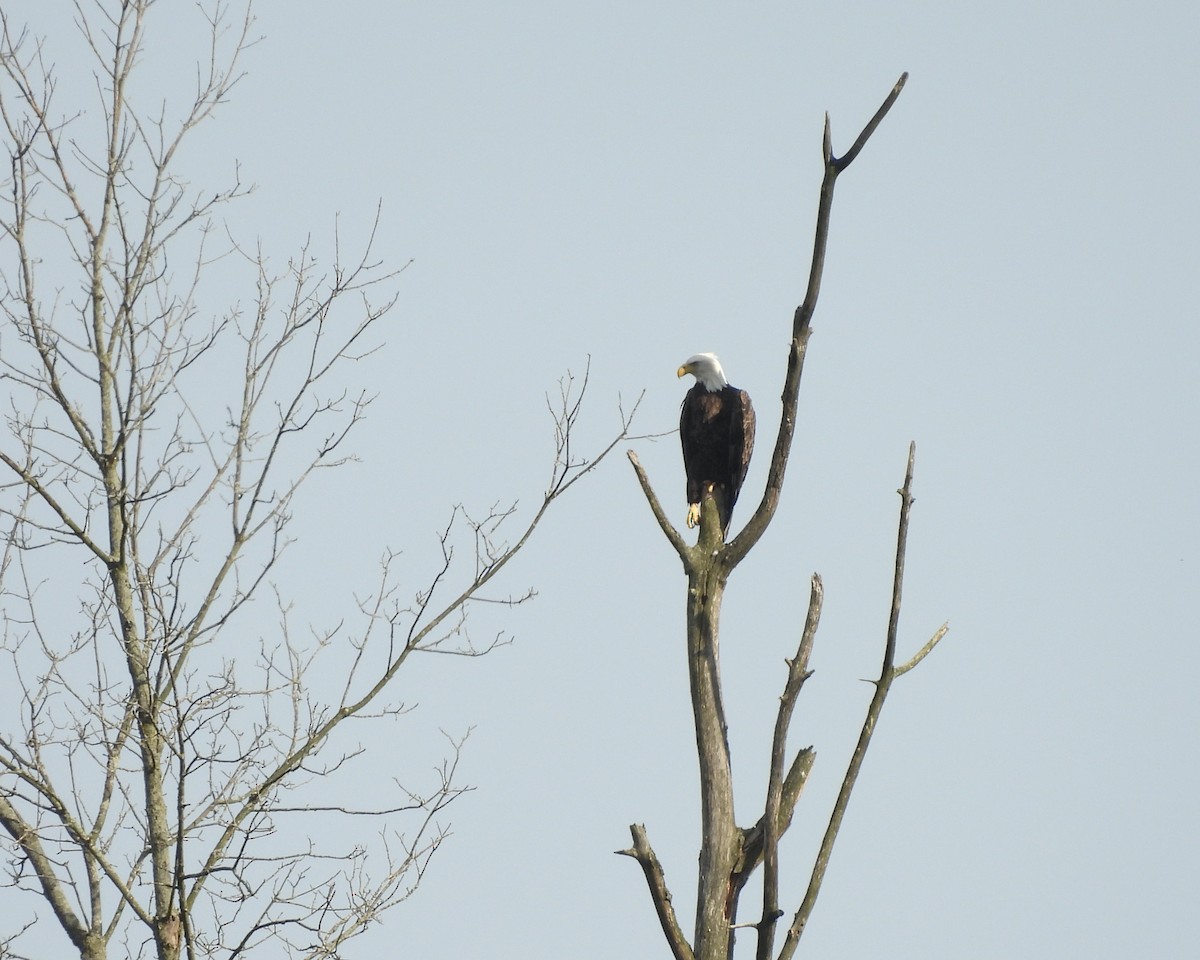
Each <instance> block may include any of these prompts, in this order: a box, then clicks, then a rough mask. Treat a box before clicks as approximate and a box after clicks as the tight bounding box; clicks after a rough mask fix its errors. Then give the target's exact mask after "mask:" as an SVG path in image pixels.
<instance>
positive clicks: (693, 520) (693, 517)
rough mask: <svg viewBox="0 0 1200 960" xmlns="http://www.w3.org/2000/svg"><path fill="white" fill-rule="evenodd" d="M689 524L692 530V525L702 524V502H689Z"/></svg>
mask: <svg viewBox="0 0 1200 960" xmlns="http://www.w3.org/2000/svg"><path fill="white" fill-rule="evenodd" d="M687 525H688V529H689V530H691V529H692V527H698V526H700V504H698V503H690V504H688V515H687Z"/></svg>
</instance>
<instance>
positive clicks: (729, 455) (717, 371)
mask: <svg viewBox="0 0 1200 960" xmlns="http://www.w3.org/2000/svg"><path fill="white" fill-rule="evenodd" d="M686 373H690V374H691V375H692V376H693V377H695V378H696V384H695V386H693V387H692V389H691V390H689V391H688V392H687V396H685V397H684V398H683V408H682V410H681V411H680V414H679V439H680V441H681V442H682V444H683V467H684V470H686V471H687V498H688V515H687V525H688V526H689V527H694V526H696V525H697V524H699V523H700V504H701V502H702V501H703V500H704V497H705V496H706V495H708V494H709V493H711V494H712V497H713V500H715V501H716V504H717V515H718V517H719V518H720V521H721V534H722V536H724V535H726V534H728V532H729V518H730V516H731V515H732V514H733V505H734V504H735V503H737V498H738V493H740V492H741V489H742V482H743V481H744V480H745V479H746V469H747V468H748V467H749V466H750V454H751V452H752V451H753V450H754V407H753V406H751V404H750V395H749V394H748V393H746V391H745V390H739V389H738V388H737V387H733V386H730V384H729V381H728V380H726V379H725V371H724V370H722V369H721V361H719V360H718V359H717V355H716V354H715V353H698V354H696V355H695V356H694V357H690V358H689V359H688V361H687V362H686V363H685V364H684V365H683V366H682V367H680V368H679V370H678V372H677V376H680V377H682V376H683V375H684V374H686Z"/></svg>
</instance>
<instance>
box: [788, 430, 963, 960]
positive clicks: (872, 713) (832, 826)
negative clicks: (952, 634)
mask: <svg viewBox="0 0 1200 960" xmlns="http://www.w3.org/2000/svg"><path fill="white" fill-rule="evenodd" d="M915 457H916V444H915V443H911V444H909V447H908V464H907V467H906V468H905V472H904V484H903V486H902V487H901V488H900V489H899V490H898V491H897V493H899V494H900V523H899V530H898V532H897V534H896V562H895V568H894V571H893V575H892V605H891V609H890V611H889V614H888V628H887V641H886V643H885V645H884V652H883V664H882V666H881V668H880V672H879V679H878V680H876V681H875V694H874V696H873V697H872V698H871V704H870V706H869V707H868V708H867V715H866V718H865V719H864V720H863V725H862V729H861V731H860V732H859V735H858V743H857V744H856V745H855V748H854V754H853V756H852V757H851V758H850V765H849V767H848V768H847V770H846V774H845V776H844V777H843V778H842V786H841V789H840V790H839V791H838V796H837V800H836V801H835V802H834V806H833V813H832V814H831V815H830V817H829V824H828V826H827V827H826V829H825V836H824V837H823V838H822V840H821V846H820V849H819V850H818V852H817V858H816V861H815V863H814V864H813V869H812V874H811V876H810V878H809V882H808V889H807V891H806V892H805V894H804V900H803V901H802V902H801V904H800V908H799V910H797V911H796V915H795V917H794V918H793V920H792V924H791V927H789V929H788V932H787V936H786V937H785V939H784V942H783V946H782V948H781V949H780V952H779V960H790V958H791V957H792V955H793V954H794V953H795V952H796V947H797V945H798V944H799V942H800V937H801V936H802V935H803V933H804V928H805V926H806V925H807V924H808V918H809V916H811V914H812V911H813V907H814V906H816V902H817V896H818V895H819V893H820V892H821V883H822V881H823V880H824V878H825V871H826V868H827V867H828V866H829V858H830V856H831V855H832V853H833V845H834V842H835V841H836V840H837V835H838V831H839V830H840V829H841V825H842V820H843V819H844V818H845V816H846V808H847V807H848V806H849V803H850V795H851V793H852V792H853V791H854V785H855V783H856V782H857V781H858V774H859V771H860V770H861V769H862V764H863V760H864V759H865V757H866V754H867V748H868V747H869V746H870V744H871V736H872V734H873V733H874V732H875V725H876V723H877V722H878V720H879V715H880V713H881V712H882V711H883V704H884V701H885V700H886V699H887V695H888V691H889V690H890V689H891V686H892V681H893V680H894V679H895V678H896V677H897V676H899V675H900V673H901V672H904V671H907V670H911V669H912V667H914V666H916V664H917V663H919V662H920V660H921V659H922V658H923V657H924V656H925V654H927V653H928V652H929V650H932V649H933V647H934V646H935V645H936V644H937V641H938V640H940V639H941V637H942V636H944V635H945V632H946V629H947V628H945V627H943V628H942V629H940V630H939V631H938V633H937V634H935V635H934V639H932V640H931V641H929V642H928V643H927V644H926V645H925V647H923V648H922V651H923V652H921V653H918V655H917V656H916V657H914V658H913V660H912V661H910V663H909V664H905V665H904V667H903V668H901V670H897V668H896V667H895V657H896V636H897V633H898V632H899V628H900V601H901V596H902V594H903V587H904V557H905V551H906V548H907V544H908V518H909V513H910V511H911V510H912V505H913V496H912V481H913V463H914V460H915ZM926 648H928V649H926Z"/></svg>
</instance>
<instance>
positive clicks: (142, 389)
mask: <svg viewBox="0 0 1200 960" xmlns="http://www.w3.org/2000/svg"><path fill="white" fill-rule="evenodd" d="M151 4H152V0H97V2H96V3H95V4H90V3H79V4H77V5H76V22H77V24H78V26H79V28H80V31H81V36H82V53H83V54H84V55H85V56H90V57H91V58H92V64H93V69H94V87H93V95H94V96H95V97H97V98H98V102H95V101H93V102H90V103H71V102H68V103H62V102H60V98H61V96H62V89H63V86H62V85H60V84H59V82H58V81H59V79H60V78H58V77H56V75H55V73H54V68H53V66H52V64H53V63H54V62H55V61H56V56H58V55H57V54H54V53H51V52H50V51H49V49H48V47H49V41H47V40H43V39H39V38H35V37H33V36H32V35H31V34H29V33H27V32H26V31H24V30H22V29H18V27H17V26H16V25H15V24H13V23H11V22H10V21H9V20H8V18H7V17H6V16H5V15H4V13H3V11H0V30H2V35H0V121H2V124H3V126H2V128H0V136H2V137H3V140H4V153H5V155H6V157H7V160H8V169H7V170H5V171H3V172H0V191H2V196H0V395H2V400H3V431H2V432H0V477H2V478H0V524H2V535H3V544H2V555H0V618H2V619H0V658H2V660H3V668H2V672H0V688H2V691H3V692H2V694H0V827H2V828H3V831H4V833H5V835H6V840H7V845H6V848H5V851H4V852H5V859H6V861H7V863H6V867H7V870H6V873H5V875H4V876H3V878H2V879H0V886H2V887H3V890H2V893H0V896H2V905H0V917H2V918H3V919H0V954H4V955H8V953H9V952H11V951H12V950H13V949H15V948H14V945H13V941H14V939H15V938H17V937H19V936H20V934H21V932H22V930H23V929H27V928H28V926H29V925H30V924H31V923H33V922H34V921H35V920H36V921H42V922H41V923H40V924H39V936H41V937H43V938H45V937H46V936H47V934H46V933H45V931H46V929H47V926H48V925H52V926H56V927H57V928H58V929H59V930H60V931H61V934H60V935H63V936H65V938H66V939H67V940H69V941H70V943H71V945H72V947H73V948H74V950H75V951H76V952H77V953H78V955H79V956H81V957H83V958H85V960H100V958H103V957H106V956H108V955H109V953H110V949H111V951H112V953H114V954H115V955H117V956H153V957H157V958H161V960H174V958H177V957H180V956H186V957H189V958H195V957H206V958H207V957H238V956H243V955H245V954H248V953H250V952H252V951H254V950H256V949H259V948H263V949H265V950H267V951H269V955H270V956H289V957H332V956H340V955H342V954H341V950H342V947H343V945H344V944H345V943H346V941H348V940H349V939H350V938H352V937H354V936H355V935H356V934H358V933H360V932H361V931H362V930H363V929H364V928H365V927H366V926H367V925H368V924H370V923H371V922H374V921H376V920H378V919H379V918H380V916H381V915H382V914H383V912H384V911H386V910H387V909H388V908H389V907H391V906H393V905H394V904H397V903H399V902H400V901H402V900H404V899H405V898H406V897H407V896H408V895H409V894H410V893H411V892H412V890H413V889H414V887H415V886H416V884H417V883H418V882H419V880H420V878H421V876H422V874H423V872H424V870H425V867H426V865H427V864H428V862H429V858H430V856H431V855H432V854H433V852H434V851H435V850H436V849H437V847H438V845H439V844H440V842H441V841H442V839H443V837H444V827H443V824H442V821H441V817H440V814H441V812H442V811H443V810H444V808H445V806H446V805H447V804H448V803H450V802H451V801H452V800H454V798H455V797H457V796H458V795H459V794H460V793H461V792H462V789H463V788H462V787H460V786H459V785H458V783H457V782H456V780H455V778H454V772H455V760H456V758H457V750H458V745H457V744H452V745H451V747H450V750H449V755H448V758H447V759H446V760H445V762H444V764H443V765H442V767H441V768H440V770H438V771H437V772H436V773H435V775H434V777H433V779H432V781H431V782H429V783H427V784H424V785H422V786H415V785H414V786H408V785H406V784H405V783H402V782H401V781H400V780H399V779H396V775H397V774H398V773H399V771H397V773H396V774H391V775H389V774H390V768H391V767H392V765H393V764H395V763H400V762H402V758H401V759H400V760H398V759H397V758H396V757H394V756H389V757H388V758H387V760H388V763H387V764H386V765H380V769H383V770H388V771H389V773H384V774H383V775H382V776H380V775H373V776H371V777H364V778H361V779H360V780H359V781H358V782H356V783H355V784H354V787H353V789H352V790H350V789H347V787H346V786H345V784H344V781H341V780H339V777H342V776H344V775H345V774H346V773H347V772H349V771H352V770H354V769H356V767H355V764H356V761H358V759H359V757H360V755H361V754H362V753H363V750H362V749H361V748H360V747H359V746H358V745H357V744H358V741H357V739H356V738H355V737H351V736H350V735H349V731H348V729H347V728H349V727H350V726H351V725H352V724H355V725H357V724H359V723H361V722H363V721H365V720H367V719H370V718H374V719H375V722H376V723H384V724H386V723H388V722H392V721H394V720H395V718H396V717H398V716H399V715H401V714H403V713H404V712H405V711H406V709H407V708H406V706H405V705H404V704H403V703H402V702H400V701H398V700H397V699H396V697H395V692H394V684H393V681H394V679H395V678H396V676H397V674H398V672H399V671H400V670H401V668H403V667H404V665H405V664H406V663H407V662H409V660H410V659H411V658H413V657H414V656H416V655H419V654H421V653H423V652H428V651H435V650H436V651H440V652H459V653H464V654H468V655H477V654H479V653H481V652H486V650H487V649H488V646H489V645H488V644H486V643H484V644H481V645H480V646H474V645H472V644H471V641H470V638H469V635H468V634H467V632H466V621H467V617H468V614H469V612H470V610H471V609H472V607H473V605H474V604H476V603H477V602H481V601H485V600H487V601H491V602H496V601H497V600H499V601H501V602H505V603H520V602H521V601H522V600H523V599H526V598H527V597H528V596H529V594H518V595H516V596H507V597H506V596H504V595H503V594H501V595H499V596H495V595H485V592H484V591H485V590H486V588H488V587H489V586H492V587H494V586H495V584H496V578H497V577H498V576H499V574H500V573H501V571H503V570H504V568H505V567H506V566H507V565H508V563H509V562H510V561H511V560H512V558H513V557H514V556H515V555H516V554H517V553H518V552H520V551H521V549H522V548H523V547H524V546H525V544H526V543H527V542H528V540H529V537H530V536H531V534H532V533H533V531H534V530H535V528H536V527H537V526H538V524H539V522H540V520H541V519H542V517H543V516H544V514H545V513H546V511H547V510H548V509H549V507H550V505H551V504H552V503H554V502H555V501H556V500H557V499H558V498H559V497H560V496H561V495H562V494H563V493H564V492H565V491H566V490H567V489H569V488H570V487H571V485H572V484H574V483H575V481H576V480H578V479H579V478H580V477H582V476H583V475H584V474H586V473H587V472H588V471H589V470H591V469H592V468H593V467H594V466H595V465H596V464H597V463H598V462H599V461H600V460H601V459H603V457H604V456H605V455H606V454H607V453H608V451H609V450H611V449H612V448H613V446H614V445H615V444H616V442H617V441H616V440H614V441H613V443H611V444H609V445H608V446H607V447H605V448H604V449H602V450H599V451H598V455H596V456H593V457H591V458H590V459H584V458H581V457H580V456H579V455H578V453H576V450H577V448H578V446H579V442H578V437H577V431H576V426H577V423H578V419H579V416H580V412H581V405H580V404H581V399H582V394H583V391H584V389H585V388H586V380H587V378H586V376H584V377H583V378H582V382H577V381H573V380H571V379H569V378H568V379H567V380H565V381H563V383H562V390H561V393H560V395H559V396H558V397H556V398H554V399H553V400H552V402H551V412H552V415H553V420H554V432H555V444H554V447H553V453H552V455H551V457H552V465H551V467H550V469H549V471H548V472H549V474H550V476H549V481H548V484H547V486H546V489H545V491H544V493H543V494H542V496H541V498H540V501H539V502H537V504H536V506H535V509H534V510H533V512H532V516H526V518H525V519H524V520H523V521H520V522H521V523H523V526H518V525H517V524H518V522H519V521H518V519H517V518H516V510H515V507H505V506H501V507H493V508H490V509H488V510H485V511H484V512H483V514H482V515H471V514H468V513H467V512H466V511H465V510H463V509H462V508H455V509H454V510H453V511H452V513H451V519H450V522H449V524H448V525H447V526H446V528H445V530H444V533H443V535H442V538H441V558H440V562H439V563H438V564H437V565H436V568H435V569H434V571H433V573H432V574H431V575H430V576H429V577H428V579H427V580H426V581H425V583H424V585H423V586H422V587H421V588H420V589H418V590H415V591H414V590H410V589H407V588H403V587H402V584H401V582H400V580H399V574H398V572H397V564H396V563H395V556H394V555H393V554H390V553H389V554H387V555H385V556H384V557H383V560H382V563H381V565H380V570H379V573H378V578H377V580H375V581H374V582H373V583H372V584H369V585H366V586H365V587H364V589H362V590H361V592H360V593H359V594H358V602H357V604H356V605H355V604H351V605H350V608H349V609H347V610H344V611H342V612H337V613H333V614H331V615H330V617H331V622H330V623H329V624H326V625H324V626H318V627H314V628H312V630H311V633H310V632H309V631H308V630H304V631H300V630H297V629H295V628H294V627H293V625H292V618H293V613H292V607H291V603H290V601H289V599H288V597H287V594H286V593H285V592H284V590H283V588H282V587H281V586H280V585H279V584H278V583H276V582H275V578H276V575H277V574H278V572H279V571H278V568H277V561H278V559H279V557H280V555H281V554H282V552H283V551H284V550H285V548H287V546H288V544H289V542H290V540H291V538H292V536H293V535H294V528H293V527H292V526H291V521H292V516H293V512H294V511H295V510H297V509H301V508H302V506H303V505H302V503H301V501H300V500H299V498H298V495H299V493H300V491H301V489H302V488H303V487H304V486H305V484H306V483H307V481H309V480H310V479H311V478H312V477H313V476H314V475H315V474H316V473H317V472H318V471H323V470H327V469H329V468H333V467H337V466H338V465H340V464H342V463H344V462H345V461H346V460H347V459H349V458H350V454H349V453H348V452H347V442H346V441H347V437H348V436H349V434H350V433H351V432H352V431H353V429H354V428H355V426H356V425H357V424H358V423H359V422H360V421H361V419H362V417H363V415H364V412H365V410H366V409H367V407H368V406H369V404H370V403H371V400H372V397H371V395H370V394H369V393H368V392H366V391H363V390H361V389H360V388H359V387H356V386H352V385H353V383H354V374H353V371H352V369H351V368H352V367H353V364H354V363H355V362H356V361H357V360H359V359H360V358H362V357H363V356H364V355H366V354H367V353H368V352H370V351H371V350H372V349H374V348H373V347H372V346H371V345H370V341H371V339H372V337H373V331H374V330H375V328H376V325H377V321H378V320H379V319H380V318H381V317H382V316H383V315H384V314H385V313H386V312H387V311H388V310H389V308H390V307H391V306H392V304H393V302H394V298H395V294H394V292H392V290H393V287H394V283H393V281H394V280H395V277H396V273H397V272H398V271H391V270H388V269H385V268H383V267H381V266H380V265H379V264H378V262H377V260H376V257H375V255H374V254H373V252H372V240H373V238H374V231H372V233H371V236H370V237H368V238H367V240H366V242H365V243H364V244H363V245H362V249H361V252H360V253H358V254H357V255H355V256H350V257H347V255H346V254H344V253H343V252H342V250H343V248H342V246H341V245H340V244H338V245H337V248H336V249H337V252H336V253H335V254H334V256H333V257H332V262H330V263H328V264H327V265H325V266H322V265H321V264H320V263H319V261H318V257H317V256H316V254H315V253H313V252H312V251H311V250H310V249H304V250H302V251H301V252H300V253H299V254H298V255H297V256H295V257H294V258H292V259H291V260H290V261H289V262H288V264H287V265H286V267H284V268H283V269H281V270H279V271H272V269H271V268H270V267H269V264H268V261H267V259H266V258H265V257H264V256H263V255H262V254H261V253H260V252H258V251H257V250H253V249H251V250H246V249H244V248H242V247H240V246H238V245H237V244H236V243H234V242H233V241H222V240H218V239H217V238H218V237H219V236H220V231H218V230H215V229H214V226H215V224H216V223H217V222H219V220H218V218H219V212H220V210H221V209H222V208H223V206H224V205H225V204H228V203H230V202H231V201H234V200H236V199H238V198H239V197H241V196H242V195H243V194H244V193H245V192H246V190H245V188H244V187H243V186H242V184H241V183H239V182H236V181H235V182H234V183H232V184H230V185H228V186H227V187H224V188H221V189H217V190H216V191H213V190H210V189H205V190H203V191H202V190H200V189H199V188H192V187H190V186H189V185H188V183H187V182H186V181H185V180H184V179H183V178H182V177H181V176H180V175H179V174H178V173H177V172H176V158H177V155H178V153H179V148H180V145H181V144H182V143H183V142H184V141H185V140H187V139H188V138H189V137H190V135H191V134H192V133H193V132H194V131H195V130H196V128H197V126H198V125H199V124H201V123H202V121H204V120H205V119H206V118H207V117H208V116H210V115H211V114H212V113H213V111H214V110H216V109H217V107H218V106H219V105H220V104H221V103H222V102H223V101H224V100H225V99H226V98H227V96H228V95H229V93H230V91H231V89H232V88H233V86H234V85H235V84H236V82H237V80H238V77H239V66H238V64H239V58H240V57H241V55H242V53H243V52H244V50H245V48H246V46H247V45H248V43H249V41H250V39H251V37H250V29H251V23H252V18H251V17H250V13H249V11H248V10H247V11H246V12H245V15H244V16H243V17H241V18H237V17H234V16H232V15H231V13H230V10H229V7H228V5H226V4H224V3H214V4H213V5H212V6H211V7H210V8H208V9H207V10H202V11H201V12H200V15H201V16H203V17H204V18H205V19H204V20H203V21H202V26H206V27H207V30H208V33H209V37H208V40H209V44H208V45H206V49H207V50H209V51H210V59H208V60H207V61H202V62H200V63H199V65H198V67H199V69H196V67H195V66H194V65H193V66H189V65H186V64H184V65H183V73H182V76H183V78H184V81H185V82H186V81H187V80H189V79H192V78H194V79H195V82H196V85H195V88H194V90H193V93H192V95H190V96H189V98H188V99H187V100H186V101H185V102H184V103H183V104H182V106H180V105H179V103H178V102H172V103H165V102H164V101H163V100H162V99H161V95H160V94H159V93H157V92H151V93H150V94H149V98H150V99H149V102H147V101H146V100H145V99H140V98H139V95H138V93H137V92H136V91H139V90H140V91H142V92H143V93H145V91H146V90H147V88H148V85H144V84H142V85H139V84H135V83H134V82H133V78H134V77H135V75H136V74H137V69H138V66H139V63H140V62H141V61H142V60H143V58H144V56H145V55H146V54H147V52H148V51H149V50H151V49H152V48H151V47H150V46H149V41H148V34H147V31H148V10H149V8H150V7H151ZM188 14H191V15H196V14H195V12H194V10H193V8H191V7H188V8H183V7H180V8H179V10H175V9H174V8H173V7H170V8H168V9H164V8H163V7H161V6H160V7H158V8H157V9H156V11H155V15H156V16H158V15H161V16H181V15H188ZM159 49H161V48H159ZM171 52H172V54H175V51H171ZM155 79H157V80H161V79H162V78H157V77H156V78H155ZM149 88H150V89H151V90H154V86H153V85H150V86H149ZM218 262H220V266H219V267H218V266H216V265H217V264H218ZM214 270H216V271H217V273H218V275H217V276H216V277H213V276H212V272H213V271H214ZM239 274H240V275H241V276H242V277H243V278H244V279H246V280H247V281H248V286H247V287H246V288H245V294H244V295H243V296H242V298H241V299H240V300H235V301H233V302H231V301H230V300H225V299H223V300H220V301H219V303H218V304H216V305H214V303H213V298H214V297H217V296H223V295H224V294H223V293H222V291H223V288H224V285H225V284H226V283H227V282H228V281H229V279H230V277H231V276H236V275H239ZM236 296H237V295H236V294H235V297H236ZM628 422H629V421H628V418H627V417H624V416H623V417H622V424H621V428H620V431H619V434H620V436H619V437H618V439H620V437H624V436H626V435H627V427H628ZM462 541H465V544H464V545H465V547H466V553H467V557H468V558H471V559H468V560H467V562H466V563H463V564H459V563H455V562H454V550H455V546H456V544H457V543H460V542H462ZM320 549H321V550H322V551H323V552H324V553H325V554H326V555H327V556H328V558H329V559H330V561H331V562H336V556H337V553H338V551H340V550H344V549H346V546H345V545H344V544H322V545H320ZM472 559H473V564H472V562H471V560H472ZM414 594H415V595H414ZM256 598H257V599H258V600H259V604H258V610H259V611H260V614H259V615H258V616H257V617H256V616H254V615H252V614H251V601H254V600H255V599H256ZM263 601H267V604H266V607H267V610H268V612H269V611H270V609H271V607H275V609H276V613H274V614H271V615H269V618H268V619H269V621H270V622H264V620H263V618H262V616H261V612H262V611H263V609H264V604H263ZM409 774H411V771H409ZM406 775H408V774H406ZM339 784H340V785H339ZM372 788H373V789H372ZM322 818H324V819H322ZM329 818H338V820H339V825H340V828H341V827H344V826H345V824H346V822H347V821H346V818H351V819H352V821H353V823H354V824H356V825H361V829H359V830H357V831H353V832H348V831H347V830H345V829H340V828H339V830H337V831H329V830H328V829H326V827H325V826H323V824H327V822H328V820H329ZM330 833H333V834H335V836H336V838H331V837H330V836H329V834H330ZM349 836H354V837H356V839H354V840H350V839H348V837H349ZM31 904H32V907H31Z"/></svg>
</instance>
